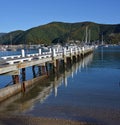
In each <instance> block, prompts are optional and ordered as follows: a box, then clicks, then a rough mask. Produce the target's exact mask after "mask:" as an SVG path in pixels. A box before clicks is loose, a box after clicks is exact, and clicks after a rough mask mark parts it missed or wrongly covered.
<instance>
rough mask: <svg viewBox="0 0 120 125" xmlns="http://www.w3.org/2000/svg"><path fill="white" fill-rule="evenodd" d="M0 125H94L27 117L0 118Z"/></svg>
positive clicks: (91, 124)
mask: <svg viewBox="0 0 120 125" xmlns="http://www.w3.org/2000/svg"><path fill="white" fill-rule="evenodd" d="M0 125H96V124H95V123H87V122H79V121H72V120H63V119H52V118H41V117H27V116H0Z"/></svg>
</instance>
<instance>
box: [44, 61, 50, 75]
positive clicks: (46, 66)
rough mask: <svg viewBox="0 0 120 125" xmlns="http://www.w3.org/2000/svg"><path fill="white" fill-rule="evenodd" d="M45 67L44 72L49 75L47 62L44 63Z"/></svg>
mask: <svg viewBox="0 0 120 125" xmlns="http://www.w3.org/2000/svg"><path fill="white" fill-rule="evenodd" d="M45 68H46V74H47V76H48V75H49V70H48V63H47V62H46V63H45Z"/></svg>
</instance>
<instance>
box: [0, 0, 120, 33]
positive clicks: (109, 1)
mask: <svg viewBox="0 0 120 125" xmlns="http://www.w3.org/2000/svg"><path fill="white" fill-rule="evenodd" d="M53 21H57V22H69V23H75V22H84V21H91V22H95V23H99V24H120V0H0V33H1V32H11V31H15V30H28V29H30V28H32V27H36V26H40V25H44V24H47V23H50V22H53Z"/></svg>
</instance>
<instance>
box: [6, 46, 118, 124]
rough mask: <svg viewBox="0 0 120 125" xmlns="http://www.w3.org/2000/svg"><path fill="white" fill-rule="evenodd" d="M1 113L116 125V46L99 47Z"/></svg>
mask: <svg viewBox="0 0 120 125" xmlns="http://www.w3.org/2000/svg"><path fill="white" fill-rule="evenodd" d="M28 72H29V71H28ZM20 107H21V108H20ZM5 111H6V112H7V113H8V112H9V113H13V112H15V113H16V114H22V115H27V116H37V117H50V118H60V119H71V120H77V121H87V122H92V123H98V124H105V125H119V123H120V47H119V46H110V47H107V48H106V47H99V48H98V49H96V50H95V51H94V53H93V54H92V55H88V56H87V57H85V59H83V60H81V61H80V62H78V63H75V64H74V65H73V66H72V67H69V68H68V69H67V71H65V72H63V73H61V74H60V75H59V76H58V77H52V78H50V79H48V80H47V81H45V82H44V85H43V84H42V85H37V86H36V88H35V89H33V90H32V91H30V93H26V95H24V96H22V97H21V98H20V99H17V100H16V101H15V102H13V103H11V104H10V105H9V106H8V107H7V108H5Z"/></svg>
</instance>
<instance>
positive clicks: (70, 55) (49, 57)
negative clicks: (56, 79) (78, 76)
mask: <svg viewBox="0 0 120 125" xmlns="http://www.w3.org/2000/svg"><path fill="white" fill-rule="evenodd" d="M93 50H94V47H93V46H83V47H79V46H68V47H60V48H54V47H51V48H49V50H48V51H47V52H42V51H41V49H39V50H38V53H32V54H25V51H24V50H21V55H11V56H4V57H1V58H2V60H1V62H0V75H11V77H12V80H13V85H11V86H7V87H5V88H2V89H0V101H3V100H5V99H7V98H9V97H10V96H13V95H15V94H16V93H19V92H21V91H25V90H26V88H27V87H29V86H31V85H32V84H34V83H35V82H36V81H38V80H39V77H35V76H36V73H35V67H38V71H39V74H42V75H46V76H48V75H49V67H50V66H51V67H52V70H53V72H54V73H57V69H58V67H59V62H60V61H63V63H64V68H65V67H66V65H67V63H72V62H75V61H76V60H78V59H82V58H84V56H85V55H87V54H89V53H91V52H93ZM27 67H32V71H31V73H33V76H34V78H33V79H32V80H29V81H26V68H27ZM20 71H22V83H20V78H19V77H20Z"/></svg>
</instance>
